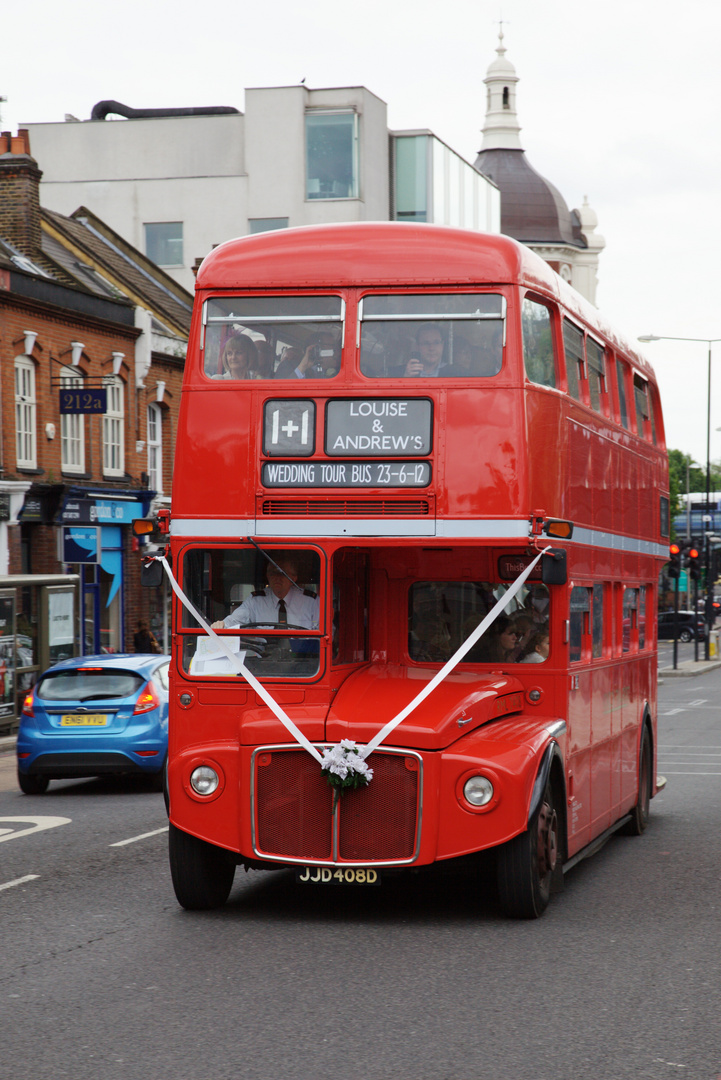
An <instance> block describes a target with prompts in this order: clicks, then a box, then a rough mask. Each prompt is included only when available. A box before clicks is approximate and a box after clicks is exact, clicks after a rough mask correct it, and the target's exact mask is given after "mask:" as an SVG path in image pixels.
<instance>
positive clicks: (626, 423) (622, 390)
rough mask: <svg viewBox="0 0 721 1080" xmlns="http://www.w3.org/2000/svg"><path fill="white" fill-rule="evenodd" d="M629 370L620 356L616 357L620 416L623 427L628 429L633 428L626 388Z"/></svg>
mask: <svg viewBox="0 0 721 1080" xmlns="http://www.w3.org/2000/svg"><path fill="white" fill-rule="evenodd" d="M627 371H628V368H627V366H626V365H625V364H624V362H623V360H619V359H618V357H616V380H617V385H618V416H619V420H620V421H621V425H622V427H625V428H626V430H627V431H628V430H630V428H631V423H630V420H629V416H628V404H627V400H628V392H627V389H626V388H627V382H626V372H627Z"/></svg>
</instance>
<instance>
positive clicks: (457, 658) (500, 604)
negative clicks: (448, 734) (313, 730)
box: [154, 545, 551, 765]
mask: <svg viewBox="0 0 721 1080" xmlns="http://www.w3.org/2000/svg"><path fill="white" fill-rule="evenodd" d="M550 550H551V548H550V545H549V547H546V548H544V549H543V551H540V552H539V553H538V555H537V556H536V558H535V559H534V560H533V561H532V562H531V563H529V564H528V566H527V567H526V568H525V570H523V571H522V573H520V574H519V575H518V577H517V578H516V580H515V581H514V582H513V584H512V585H511V587H510V588H509V589H508V590H507V591H506V592H505V593H504V594H503V596H501V597H500V599H499V600H497V601H496V603H495V605H494V606H493V607H492V608H491V610H490V611H489V612H488V614H487V615H486V617H485V618H484V619H483V620H482V622H480V623H479V624H478V626H477V627H476V629H475V630H474V631H473V633H472V634H470V635H469V636H468V637H467V638H466V640H465V641H464V642H463V644H462V645H461V646H460V647H459V648H458V649H456V651H455V652H454V654H453V656H452V657H451V658H450V660H446V662H445V664H444V665H443V667H442V668H441V669H440V670H439V671H437V672H436V674H435V675H434V676H433V678H432V679H431V681H430V682H429V683H427V684H426V685H425V686H424V687H423V689H422V690H421V691H420V693H418V694H416V696H415V697H414V698H413V700H412V701H411V702H410V703H409V704H408V705H406V707H405V708H404V709H401V711H400V712H399V713H397V714H396V715H395V716H394V717H393V719H392V720H389V721H388V723H387V724H386V725H385V726H384V727H382V728H381V730H380V731H379V732H378V734H377V735H375V736H374V737H373V738H372V739H371V741H370V742H369V743H368V744H367V745H366V746H364V747H363V749H362V750H360V756H361V757H362V758H363V759H364V760H365V758H367V757H369V756H370V755H371V754H372V753H373V751H374V750H377V749H378V747H379V746H380V745H381V743H382V742H383V740H384V739H385V738H386V737H387V736H388V735H390V733H391V732H392V731H394V730H395V729H396V728H397V727H398V725H399V724H400V723H402V721H403V720H405V718H406V717H407V716H410V714H411V713H412V712H413V711H414V710H415V709H417V708H418V706H419V705H420V704H421V702H422V701H425V699H426V698H427V697H428V695H429V694H431V693H432V692H433V691H434V690H435V688H436V687H437V686H438V684H439V683H441V682H443V680H444V679H445V677H446V675H450V673H451V672H452V671H453V669H454V668H455V667H456V665H457V664H459V663H460V662H461V660H462V659H463V657H464V656H465V655H466V653H467V652H468V651H469V649H472V648H473V646H474V645H475V644H476V642H477V641H478V639H479V638H480V637H481V636H482V635H483V634H484V633H485V632H486V630H487V629H488V627H489V626H491V624H492V623H494V622H495V621H496V619H497V618H498V616H499V615H500V614H501V612H502V611H503V609H504V608H505V607H506V606H507V605H508V603H509V601H510V600H512V599H513V597H514V596H515V595H516V593H517V592H518V591H519V589H520V588H521V586H522V585H523V584H524V582H525V581H526V579H527V578H528V576H529V575H530V573H531V571H532V570H533V568H534V566H535V565H536V563H537V562H538V560H539V559H540V558H541V556H542V555H545V553H546V552H547V551H550ZM154 558H155V559H156V560H157V561H158V562H159V563H161V564H162V566H163V568H164V570H165V573H166V574H167V575H168V579H169V581H170V584H171V586H172V589H173V592H174V593H175V595H176V596H177V597H178V599H179V600H180V602H181V604H183V605H184V607H186V608H187V609H188V611H189V612H190V613H191V615H192V616H193V618H195V619H197V621H198V622H199V623H200V625H201V626H202V627H203V629H204V630H205V632H206V634H207V635H208V636H209V637H210V638H212V639H214V640H215V642H216V644H217V646H218V648H219V649H220V651H221V652H222V653H224V655H225V656H227V657H228V659H229V660H230V662H231V664H232V665H233V667H234V668H235V670H236V671H237V672H238V674H239V675H242V676H243V678H244V679H245V680H246V681H247V682H248V683H249V684H250V686H251V687H252V688H253V690H255V692H256V694H258V696H259V697H261V698H262V699H263V701H264V702H265V703H266V705H267V706H268V708H269V709H270V710H271V712H273V713H274V715H275V716H276V717H277V718H278V720H280V722H281V724H283V726H284V727H285V728H286V730H287V731H288V732H289V733H290V734H291V735H292V736H293V738H294V739H295V740H296V742H298V743H300V745H301V746H302V747H303V749H304V750H307V751H308V753H309V754H310V755H311V757H314V758H315V760H316V761H317V762H318V764H319V765H322V764H323V757H322V755H321V754H320V753H319V752H318V750H316V748H315V747H314V746H313V744H312V743H311V742H310V741H309V740H308V739H307V738H306V737H305V735H304V734H303V732H302V731H301V730H300V728H298V727H296V725H295V724H294V723H293V721H292V720H291V718H290V717H289V716H286V714H285V713H284V712H283V710H282V709H281V707H280V705H279V704H278V702H277V701H276V700H275V698H274V697H273V696H272V694H270V693H269V692H268V691H267V690H266V688H265V687H264V686H263V684H262V683H260V682H258V680H257V679H256V677H255V675H253V674H252V673H251V672H250V671H249V670H248V668H247V667H246V666H245V664H244V663H243V660H244V658H245V651H243V652H240V653H239V654H238V655H236V654H235V653H233V652H231V650H230V649H229V648H228V646H227V645H226V644H225V641H224V640H223V638H222V637H220V635H219V634H216V632H215V630H213V628H212V627H211V626H210V625H209V624H208V623H207V622H206V621H205V619H204V618H203V616H202V615H201V614H200V612H199V611H198V610H197V609H196V608H195V606H194V605H193V604H192V603H191V601H190V600H189V599H188V597H187V596H186V595H185V593H184V592H183V590H182V589H181V588H180V585H178V583H177V581H176V580H175V577H174V576H173V571H172V570H171V569H170V566H169V565H168V561H167V559H166V558H165V556H163V555H156V556H154Z"/></svg>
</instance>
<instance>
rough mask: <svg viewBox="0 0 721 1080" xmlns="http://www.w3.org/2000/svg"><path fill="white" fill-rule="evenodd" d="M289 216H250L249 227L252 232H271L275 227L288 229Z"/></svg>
mask: <svg viewBox="0 0 721 1080" xmlns="http://www.w3.org/2000/svg"><path fill="white" fill-rule="evenodd" d="M287 228H288V218H287V217H254V218H248V229H249V231H250V232H251V233H259V232H271V231H272V230H273V229H287Z"/></svg>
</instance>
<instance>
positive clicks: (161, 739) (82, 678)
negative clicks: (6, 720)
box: [17, 653, 170, 795]
mask: <svg viewBox="0 0 721 1080" xmlns="http://www.w3.org/2000/svg"><path fill="white" fill-rule="evenodd" d="M169 662H170V657H169V656H157V655H155V654H153V655H146V654H144V653H137V654H136V653H114V654H112V655H109V654H107V653H103V654H102V655H101V656H77V657H74V658H73V659H72V660H64V661H63V662H62V663H60V664H56V665H55V666H54V667H51V668H48V670H47V671H46V672H45V673H44V674H43V675H41V676H40V678H39V679H38V681H37V683H36V684H35V686H34V687H33V689H32V690H31V691H30V692H29V693H28V695H27V696H26V698H25V702H24V705H23V711H22V716H21V719H20V729H19V731H18V740H17V755H18V784H19V785H20V789H21V790H22V791H24V792H25V794H26V795H41V794H42V793H43V792H44V791H45V790H46V789H47V786H48V784H49V782H50V781H51V780H54V779H58V780H59V779H67V778H71V777H81V776H107V775H112V774H115V775H122V774H135V775H136V776H148V777H152V778H154V779H155V781H156V786H157V788H158V790H162V785H163V774H164V770H165V760H166V757H167V753H168V665H169Z"/></svg>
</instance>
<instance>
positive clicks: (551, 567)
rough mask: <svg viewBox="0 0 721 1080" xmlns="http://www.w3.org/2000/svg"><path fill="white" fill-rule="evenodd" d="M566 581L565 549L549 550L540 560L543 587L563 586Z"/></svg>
mask: <svg viewBox="0 0 721 1080" xmlns="http://www.w3.org/2000/svg"><path fill="white" fill-rule="evenodd" d="M567 580H568V572H567V569H566V549H565V548H551V550H550V551H547V552H546V554H545V555H544V556H543V558H542V559H541V581H542V582H543V584H544V585H565V584H566V581H567Z"/></svg>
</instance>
